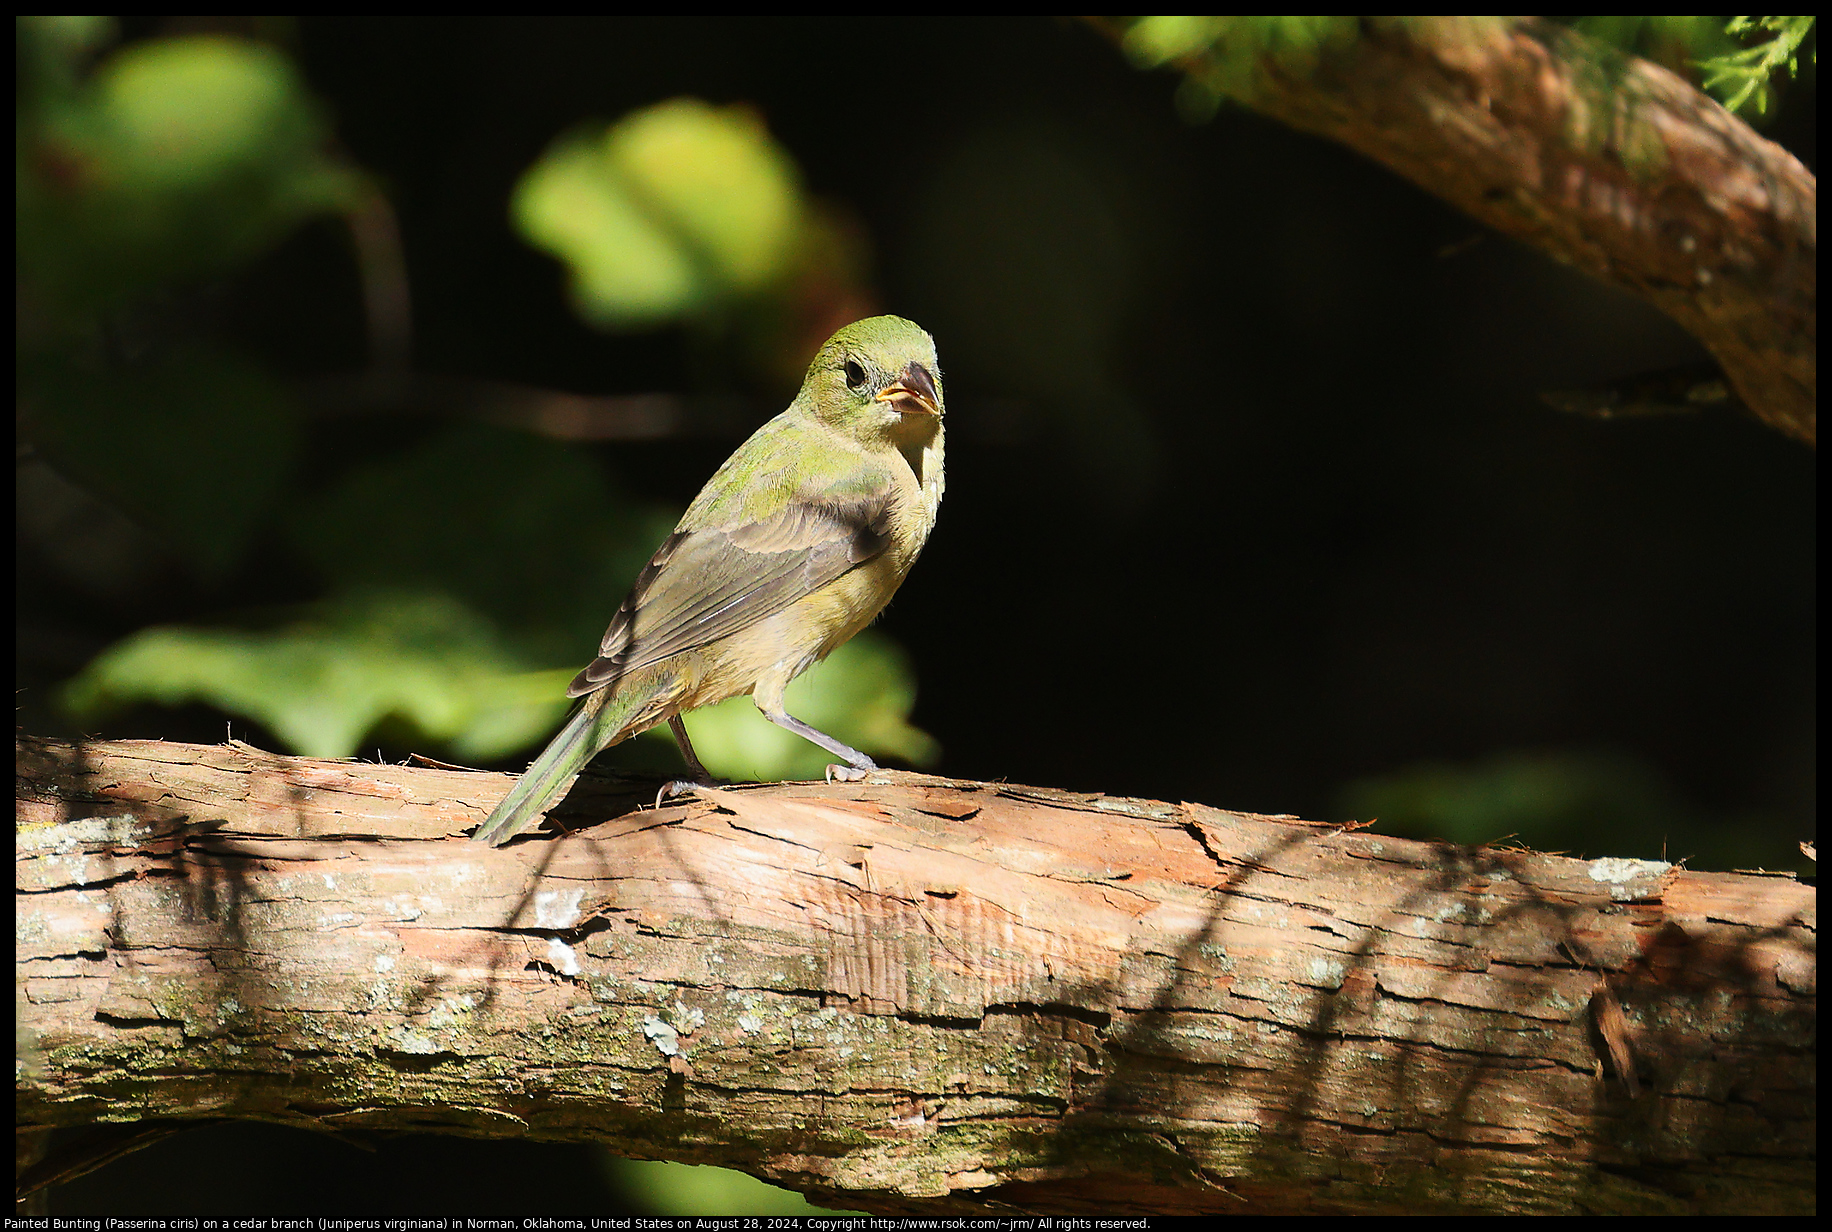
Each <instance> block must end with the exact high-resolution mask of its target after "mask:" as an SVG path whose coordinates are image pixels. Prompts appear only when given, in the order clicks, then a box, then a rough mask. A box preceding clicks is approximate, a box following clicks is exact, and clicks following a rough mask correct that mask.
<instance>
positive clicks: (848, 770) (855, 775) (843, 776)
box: [827, 765, 878, 783]
mask: <svg viewBox="0 0 1832 1232" xmlns="http://www.w3.org/2000/svg"><path fill="white" fill-rule="evenodd" d="M877 768H878V767H876V766H873V765H866V766H828V767H827V781H828V782H829V783H833V782H840V783H856V782H858V781H859V780H860V779H862V778H864V777H865V776H866V775H868V774H870V773H871V772H872V771H873V770H876V769H877Z"/></svg>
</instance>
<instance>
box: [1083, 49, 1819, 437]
mask: <svg viewBox="0 0 1832 1232" xmlns="http://www.w3.org/2000/svg"><path fill="white" fill-rule="evenodd" d="M1102 20H1103V28H1105V29H1107V30H1108V32H1109V33H1110V34H1113V35H1117V34H1118V28H1117V27H1116V26H1114V25H1111V24H1106V21H1107V19H1102ZM1213 54H1214V53H1210V52H1199V53H1195V54H1192V55H1190V56H1187V57H1184V58H1183V59H1182V60H1181V61H1179V63H1180V64H1181V65H1182V66H1183V67H1184V68H1185V69H1186V70H1188V71H1190V72H1192V73H1194V74H1198V75H1200V76H1202V77H1204V78H1205V79H1207V80H1211V81H1219V80H1234V79H1236V78H1239V76H1240V75H1239V74H1238V73H1236V74H1233V75H1232V76H1230V75H1229V74H1228V73H1227V72H1226V68H1227V67H1228V66H1223V65H1219V64H1215V63H1210V62H1209V58H1210V57H1211V56H1212V55H1213ZM1256 68H1257V69H1258V71H1257V72H1256V73H1255V74H1254V75H1253V76H1252V78H1251V80H1252V81H1253V82H1254V88H1252V89H1251V90H1245V91H1237V92H1236V96H1237V97H1238V99H1239V101H1241V102H1242V103H1244V104H1245V105H1247V106H1249V107H1252V108H1253V109H1254V110H1257V111H1260V112H1262V113H1264V114H1266V115H1269V116H1272V117H1273V118H1275V119H1278V120H1281V121H1283V122H1284V123H1286V124H1289V125H1291V126H1292V127H1293V128H1297V129H1301V130H1303V131H1305V132H1309V133H1315V134H1317V135H1319V136H1323V137H1328V138H1330V139H1332V140H1334V141H1338V142H1341V143H1342V144H1344V145H1346V146H1348V147H1349V148H1351V149H1353V150H1356V151H1358V152H1360V153H1362V154H1365V155H1366V156H1368V157H1369V158H1372V159H1374V160H1375V161H1376V162H1379V163H1382V164H1384V165H1385V166H1387V167H1388V168H1390V169H1391V170H1393V171H1395V172H1397V173H1399V174H1400V175H1402V176H1404V177H1406V178H1407V179H1409V180H1411V181H1412V182H1413V183H1415V184H1417V185H1418V186H1419V187H1421V188H1423V189H1425V190H1426V191H1428V192H1431V193H1435V194H1436V195H1437V196H1439V197H1442V198H1443V199H1444V200H1446V201H1448V202H1450V203H1451V204H1452V205H1454V206H1456V207H1457V208H1458V209H1461V210H1463V211H1464V212H1465V213H1468V214H1470V215H1472V216H1473V217H1475V218H1477V219H1479V220H1481V221H1482V222H1484V223H1487V224H1488V225H1489V226H1491V227H1493V228H1495V229H1496V230H1497V231H1500V232H1501V233H1503V234H1504V235H1510V236H1513V237H1514V238H1516V239H1519V240H1523V241H1525V242H1526V243H1529V244H1531V245H1533V246H1534V247H1536V248H1539V249H1541V250H1542V251H1544V252H1547V253H1549V254H1551V255H1552V256H1553V257H1555V258H1557V259H1558V260H1560V261H1562V262H1565V263H1566V264H1568V265H1573V266H1576V267H1577V268H1578V269H1581V270H1583V271H1585V272H1586V273H1588V274H1591V275H1594V276H1595V277H1597V278H1600V279H1602V280H1603V281H1605V282H1608V283H1612V284H1614V285H1616V286H1619V287H1622V288H1624V289H1626V290H1629V291H1631V292H1633V293H1635V294H1636V295H1639V296H1640V297H1642V298H1643V299H1645V300H1647V301H1648V302H1650V303H1652V304H1653V305H1654V306H1655V307H1657V308H1659V309H1660V310H1661V311H1662V312H1664V313H1666V314H1667V315H1668V316H1669V317H1671V318H1672V319H1673V320H1674V321H1676V322H1678V324H1679V325H1680V326H1681V327H1682V328H1684V329H1685V330H1687V331H1688V332H1689V333H1691V334H1692V335H1693V336H1694V337H1695V338H1697V339H1698V340H1699V341H1700V342H1701V343H1703V344H1704V345H1705V347H1706V348H1707V349H1708V350H1710V352H1711V353H1712V355H1713V356H1714V357H1715V358H1716V359H1717V361H1718V362H1719V364H1720V365H1722V367H1723V369H1724V373H1725V375H1726V376H1727V377H1728V378H1729V381H1730V383H1731V385H1732V386H1733V387H1734V389H1735V390H1736V392H1737V394H1738V395H1739V396H1740V397H1741V398H1742V400H1743V402H1744V403H1745V404H1746V405H1747V406H1748V407H1749V408H1750V410H1751V411H1753V412H1754V413H1755V414H1756V415H1757V416H1758V417H1759V418H1761V419H1762V420H1763V421H1765V422H1766V423H1768V424H1769V425H1770V426H1772V427H1774V428H1776V429H1779V430H1780V431H1782V432H1785V433H1787V434H1788V435H1790V436H1793V437H1795V438H1797V439H1799V440H1802V441H1805V442H1807V443H1808V444H1812V443H1813V442H1814V441H1815V439H1816V433H1817V412H1816V406H1815V398H1816V395H1817V388H1818V377H1817V372H1818V356H1817V339H1818V329H1819V324H1818V323H1819V307H1818V271H1817V260H1818V251H1819V240H1818V192H1819V190H1818V181H1817V180H1816V179H1815V178H1814V176H1813V174H1812V173H1811V172H1809V171H1808V170H1807V169H1806V168H1805V167H1804V166H1802V165H1801V163H1800V160H1799V159H1797V158H1795V157H1794V156H1793V155H1792V154H1789V153H1788V152H1787V151H1786V150H1784V149H1782V148H1781V147H1780V146H1778V145H1776V144H1775V143H1774V142H1772V141H1768V140H1766V139H1764V138H1763V137H1761V136H1759V135H1757V134H1756V132H1755V131H1754V130H1752V129H1751V128H1750V127H1749V126H1748V125H1747V124H1745V123H1743V122H1742V121H1741V120H1739V119H1737V118H1736V117H1735V116H1733V115H1731V114H1730V113H1729V112H1728V111H1726V110H1724V108H1723V107H1721V106H1719V105H1718V104H1717V103H1716V102H1714V101H1713V100H1712V99H1710V98H1708V97H1706V96H1705V95H1704V94H1702V93H1700V92H1699V91H1698V90H1696V89H1694V88H1693V87H1692V86H1691V85H1689V84H1688V83H1687V82H1686V81H1685V80H1683V79H1682V78H1680V77H1678V76H1677V75H1675V74H1673V73H1671V72H1668V71H1667V70H1666V69H1663V68H1661V67H1660V66H1658V65H1655V64H1651V63H1649V62H1647V61H1645V60H1641V59H1637V58H1635V57H1632V56H1628V57H1624V56H1620V55H1618V54H1617V53H1615V52H1613V51H1611V50H1609V49H1607V48H1605V47H1602V46H1601V45H1599V44H1597V43H1595V42H1593V41H1592V40H1590V39H1587V38H1585V37H1583V36H1582V35H1579V34H1576V33H1574V32H1573V31H1570V30H1567V29H1565V28H1563V27H1561V26H1557V25H1555V24H1553V23H1551V22H1548V21H1546V20H1544V19H1541V18H1534V17H1528V18H1519V19H1509V20H1500V19H1496V18H1471V17H1431V18H1379V17H1367V18H1362V19H1361V23H1360V31H1359V34H1358V36H1357V37H1356V38H1355V39H1354V40H1353V41H1352V42H1350V43H1349V44H1348V45H1347V46H1345V47H1341V48H1338V49H1336V50H1335V51H1333V52H1328V53H1326V54H1324V55H1322V56H1321V57H1320V58H1318V60H1317V62H1316V63H1315V65H1314V69H1312V68H1310V66H1307V69H1309V71H1297V70H1294V69H1292V68H1289V67H1282V66H1281V65H1280V64H1279V63H1278V62H1277V60H1276V59H1273V58H1267V59H1265V60H1263V61H1262V62H1261V63H1260V64H1259V65H1257V66H1256Z"/></svg>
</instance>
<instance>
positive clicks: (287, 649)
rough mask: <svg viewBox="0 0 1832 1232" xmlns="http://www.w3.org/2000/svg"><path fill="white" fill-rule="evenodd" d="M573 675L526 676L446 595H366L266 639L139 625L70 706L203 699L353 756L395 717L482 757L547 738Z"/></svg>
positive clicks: (102, 659) (69, 695)
mask: <svg viewBox="0 0 1832 1232" xmlns="http://www.w3.org/2000/svg"><path fill="white" fill-rule="evenodd" d="M570 675H571V673H570V672H529V671H527V670H526V666H525V664H523V663H522V662H521V661H520V660H519V659H517V658H516V657H515V656H513V655H512V654H510V653H509V652H507V651H506V650H504V649H503V647H502V646H501V644H500V642H499V641H498V639H497V638H496V636H495V631H494V629H493V628H492V626H491V625H490V624H489V622H488V621H486V620H483V619H481V618H479V617H478V616H476V615H475V614H474V613H472V612H471V611H469V610H468V609H466V608H465V607H464V606H463V605H462V604H459V603H458V602H456V601H455V600H452V599H450V598H448V597H446V596H442V595H435V594H414V593H409V592H402V591H369V592H364V593H361V594H357V595H352V596H346V597H345V598H343V599H341V600H336V601H332V602H327V603H324V604H321V605H317V606H315V607H314V608H313V609H312V610H311V611H309V612H308V613H307V614H306V615H304V616H303V617H302V618H300V619H298V620H296V621H294V622H292V623H290V624H287V625H285V626H283V627H281V628H277V629H272V630H262V631H245V630H224V629H199V628H187V627H182V626H160V627H156V628H150V629H143V630H141V631H140V632H138V633H136V634H134V635H132V636H131V637H128V638H126V639H125V640H123V641H121V642H119V643H117V644H116V645H114V646H112V647H110V648H109V649H108V650H107V651H105V652H103V654H101V655H100V656H99V657H97V658H96V659H95V661H93V662H92V663H90V664H89V666H88V667H86V668H85V669H84V670H83V672H82V673H81V674H80V675H78V676H77V677H76V678H75V679H74V680H72V681H71V682H69V684H68V685H67V686H66V688H65V692H64V701H65V705H66V706H67V708H68V709H69V710H70V712H71V713H72V714H73V715H75V716H76V717H78V718H79V719H84V718H93V717H96V716H99V715H103V714H106V713H108V712H110V711H115V710H119V709H121V708H123V707H126V706H130V705H134V704H138V703H153V704H156V705H162V706H183V705H187V704H191V703H203V704H206V705H210V706H214V707H216V708H217V709H219V710H222V711H224V712H226V713H228V714H235V715H241V716H244V717H246V718H249V719H253V720H255V721H256V722H259V723H261V724H262V725H263V726H265V727H267V728H268V729H269V730H270V731H272V732H273V733H274V734H275V735H276V736H277V737H279V739H280V741H281V742H282V743H283V744H284V745H285V746H286V748H287V749H288V750H290V751H291V752H294V753H299V754H303V755H306V756H311V757H347V756H350V755H351V754H353V753H355V752H356V751H357V750H358V749H359V748H360V747H361V746H362V742H363V738H364V737H365V736H366V735H367V734H368V733H370V732H371V731H372V730H374V729H375V728H376V727H377V726H378V725H379V724H381V723H383V722H384V721H393V722H397V723H400V724H404V725H405V726H406V727H407V728H409V729H410V731H411V733H412V734H413V735H415V736H417V737H419V738H421V739H423V740H426V741H431V742H434V743H438V744H443V745H445V746H446V747H449V748H450V749H452V750H453V751H454V752H455V753H456V754H458V755H459V756H462V757H469V758H477V759H485V758H494V757H500V756H502V755H504V754H506V753H508V752H510V751H512V750H514V749H517V748H521V747H525V746H526V745H528V744H530V743H532V742H533V741H535V740H537V739H539V738H540V736H541V734H542V733H544V732H546V731H548V730H550V729H551V728H552V727H553V725H554V724H555V723H556V722H557V720H558V718H559V716H560V714H561V713H562V712H564V710H565V709H566V705H567V703H566V699H565V687H566V680H567V678H568V677H569V676H570Z"/></svg>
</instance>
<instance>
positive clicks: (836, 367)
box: [472, 316, 944, 846]
mask: <svg viewBox="0 0 1832 1232" xmlns="http://www.w3.org/2000/svg"><path fill="white" fill-rule="evenodd" d="M943 405H944V404H943V401H942V387H941V368H940V366H939V365H938V364H937V363H936V360H935V340H934V339H932V338H930V337H929V335H928V334H927V333H925V332H923V330H922V329H921V328H920V327H919V326H917V325H915V324H913V323H912V322H909V321H906V320H904V319H903V318H901V317H890V316H885V317H869V318H867V319H866V320H863V321H855V322H853V323H852V324H851V325H848V326H846V327H845V328H844V329H842V330H840V331H839V332H838V333H836V334H834V335H833V337H831V338H829V339H828V340H827V342H826V344H825V345H823V346H822V347H821V349H820V353H819V354H817V355H816V356H815V357H814V362H813V363H812V364H810V365H809V366H808V375H807V377H806V378H805V379H804V380H803V381H802V387H801V392H800V393H798V394H797V395H796V396H795V400H794V401H793V402H791V403H790V404H789V408H788V409H787V410H786V411H784V412H783V413H782V414H780V415H778V416H777V417H776V418H774V419H772V420H770V421H769V422H768V423H766V424H764V425H763V426H762V427H761V428H759V429H757V431H756V432H755V433H753V434H752V436H751V438H750V439H749V440H747V441H745V442H744V444H742V445H740V446H739V447H738V450H737V452H736V453H734V454H732V456H731V457H729V458H727V459H726V460H725V464H724V465H723V466H721V467H719V469H718V470H717V471H716V472H715V473H714V474H713V477H712V478H711V479H710V480H708V481H707V483H706V486H705V487H704V488H702V489H700V494H699V495H698V496H696V497H694V499H693V504H691V505H689V506H688V507H687V512H686V514H684V515H683V516H682V518H681V521H680V524H679V525H678V526H676V527H675V528H674V533H673V534H671V535H669V536H668V538H667V539H666V540H664V541H663V542H662V545H661V547H659V548H657V549H656V552H655V555H654V556H653V557H651V558H650V560H649V563H648V565H647V566H645V567H644V568H643V570H642V572H641V573H639V574H637V575H636V584H635V585H634V586H632V587H631V588H630V595H629V597H628V598H627V599H625V600H624V601H623V606H621V607H619V608H618V609H617V615H616V616H615V617H613V618H612V620H611V627H610V628H609V629H607V630H605V634H604V641H603V642H602V643H601V644H600V645H599V647H598V657H597V658H596V659H594V660H593V661H592V662H591V663H590V664H589V665H588V666H587V667H586V668H585V670H584V671H582V672H580V673H579V674H578V675H577V676H575V677H574V678H573V682H572V685H571V686H570V687H569V688H568V689H567V690H566V693H567V696H568V697H582V698H584V699H585V700H584V701H583V702H582V703H581V704H580V706H579V708H578V709H577V710H576V711H574V712H573V715H572V717H571V718H570V719H568V720H567V722H566V726H565V727H563V728H562V729H561V730H560V734H559V735H557V736H555V737H554V738H553V740H552V742H551V743H549V744H548V746H547V748H546V750H545V751H544V752H543V753H542V754H541V755H540V756H539V757H538V758H536V759H535V760H534V762H533V764H532V765H530V766H529V767H528V770H527V772H526V773H524V774H523V775H522V777H521V780H520V781H519V782H518V783H516V785H515V787H514V789H513V790H511V791H510V792H509V794H508V795H507V796H504V797H503V801H502V803H501V804H499V805H497V806H496V809H495V811H494V812H492V813H491V814H490V816H489V818H488V819H487V820H486V821H485V822H484V823H483V825H482V826H480V827H479V828H478V830H477V832H476V833H475V834H474V835H472V837H473V838H474V839H476V840H477V841H478V842H483V843H490V844H492V845H496V846H500V845H501V844H503V843H506V842H508V841H509V840H510V839H511V838H514V837H515V836H516V835H517V834H520V833H522V832H523V831H525V830H528V829H531V828H532V827H534V826H535V825H537V824H538V823H539V822H540V820H541V818H542V816H543V815H544V814H545V813H546V811H547V809H548V808H549V807H551V806H552V805H553V803H554V802H555V801H556V800H558V799H559V798H560V797H561V796H562V795H564V794H565V792H566V789H567V786H568V785H569V784H570V782H571V781H572V778H573V776H574V775H575V774H577V773H578V772H579V771H580V770H582V769H584V768H585V764H586V763H587V762H589V761H590V760H591V759H592V758H593V757H596V756H597V755H598V754H599V753H600V752H602V751H603V750H604V749H606V748H609V747H610V746H611V745H613V744H616V743H618V742H619V741H623V740H628V739H629V738H630V737H631V736H634V735H636V734H637V733H638V732H643V731H647V730H648V729H649V728H651V727H654V726H655V725H656V724H657V723H661V722H664V721H665V722H667V724H668V726H669V727H670V728H671V729H672V730H673V732H674V737H675V739H676V740H678V741H679V742H680V746H681V753H682V755H683V756H685V757H686V759H687V765H688V766H689V768H690V769H691V771H692V773H693V776H694V778H695V779H696V780H698V781H700V782H710V781H711V780H710V776H709V775H708V774H707V773H706V769H705V767H704V766H702V765H701V764H700V759H699V758H698V757H697V756H696V755H695V754H694V751H693V745H692V743H691V742H690V741H689V740H688V739H687V727H686V725H685V724H684V723H682V722H681V715H682V714H683V713H684V712H686V711H688V710H692V709H694V708H696V707H699V706H710V705H712V704H713V703H714V702H722V701H724V700H725V699H726V698H728V697H736V696H738V695H740V694H744V693H749V694H750V695H751V698H752V700H753V701H755V702H756V704H757V709H759V710H761V711H762V712H763V715H764V717H765V718H767V719H769V720H770V722H772V723H775V724H776V725H777V726H779V727H784V728H787V729H788V730H789V731H792V732H794V733H795V734H796V735H798V736H803V737H805V738H807V739H808V740H811V741H813V742H814V743H815V744H818V745H820V746H821V747H822V748H823V749H826V750H827V751H828V752H829V753H832V754H833V755H834V756H835V757H837V758H840V759H841V760H842V761H844V762H845V765H843V766H840V765H835V766H829V767H828V768H827V771H828V774H829V775H830V776H832V777H835V778H840V779H847V780H853V779H861V778H864V777H865V775H866V773H867V772H868V771H871V770H875V769H877V764H876V763H875V762H873V761H872V759H871V758H869V757H867V756H866V755H865V754H863V753H861V752H859V751H858V750H857V749H854V748H849V747H848V746H846V745H844V744H842V743H841V742H840V741H838V740H835V739H834V738H833V737H832V736H829V735H827V734H826V733H825V732H821V731H817V730H815V729H814V728H813V727H810V726H809V725H808V724H806V723H804V722H802V721H801V720H800V719H798V718H796V717H795V716H794V715H792V714H790V713H789V712H788V711H787V710H785V709H783V698H782V695H783V690H784V689H785V688H787V687H788V684H789V682H790V681H791V680H793V679H795V678H796V677H797V676H799V675H800V674H801V673H802V672H804V671H805V670H807V669H808V668H809V667H810V666H811V665H813V664H814V663H816V662H818V661H819V660H821V659H823V658H825V657H826V656H827V655H828V654H830V653H832V652H833V650H834V649H835V648H837V647H839V646H840V645H841V644H843V643H844V642H845V641H846V639H847V638H850V637H851V636H852V635H853V634H855V633H857V632H858V631H859V630H860V629H863V628H864V627H865V626H866V625H868V624H870V623H871V622H872V620H873V618H874V617H876V616H877V615H878V613H879V612H881V611H883V610H884V605H885V604H886V603H888V602H890V598H891V596H892V595H893V594H895V593H897V587H898V586H899V585H901V584H902V582H903V579H904V577H905V576H906V575H908V573H909V571H910V566H911V565H913V564H915V563H916V556H917V553H919V552H921V551H922V545H923V543H924V542H926V541H927V540H928V537H929V531H930V530H931V529H932V528H933V527H934V525H935V514H936V510H937V509H938V508H940V506H941V492H942V416H943ZM673 786H676V787H679V786H683V785H681V784H675V785H673ZM664 790H666V789H664Z"/></svg>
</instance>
